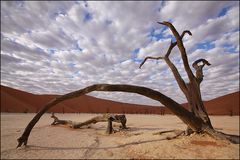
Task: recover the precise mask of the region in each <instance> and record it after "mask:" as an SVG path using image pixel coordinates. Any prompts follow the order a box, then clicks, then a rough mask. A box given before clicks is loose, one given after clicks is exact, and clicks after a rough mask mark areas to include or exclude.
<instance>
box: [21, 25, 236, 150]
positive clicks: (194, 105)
mask: <svg viewBox="0 0 240 160" xmlns="http://www.w3.org/2000/svg"><path fill="white" fill-rule="evenodd" d="M158 23H159V24H162V25H165V26H167V27H168V28H169V29H170V30H171V31H172V33H173V35H174V37H175V38H176V42H171V44H170V46H169V48H168V50H167V53H166V54H165V56H161V57H146V58H145V59H144V61H143V62H142V63H141V65H140V67H141V66H142V65H143V64H144V63H145V62H146V60H148V59H156V60H160V59H161V60H164V61H165V62H166V63H167V65H168V66H169V68H170V69H171V71H172V73H173V75H174V77H175V79H176V81H177V83H178V86H179V87H180V89H181V91H182V92H183V93H184V95H185V97H186V99H187V101H188V103H189V105H190V106H191V110H190V111H188V110H187V109H185V108H184V107H183V106H181V105H180V104H179V103H177V102H176V101H174V100H173V99H171V98H169V97H167V96H165V95H164V94H162V93H160V92H158V91H155V90H152V89H150V88H146V87H142V86H134V85H124V84H94V85H91V86H88V87H86V88H83V89H80V90H77V91H74V92H71V93H68V94H65V95H62V96H59V97H57V98H55V99H53V100H52V101H50V102H49V103H47V104H46V105H45V106H43V107H42V108H41V110H40V111H39V112H38V113H37V114H36V115H35V116H34V118H33V119H32V120H31V121H30V122H29V124H28V125H27V127H26V128H25V130H24V132H23V134H22V135H21V137H19V138H18V146H17V147H20V146H22V145H27V142H28V137H29V135H30V132H31V130H32V128H33V127H34V125H35V124H36V123H37V122H38V120H39V119H40V118H41V116H42V115H43V114H44V113H45V112H46V111H48V110H49V109H50V108H52V107H53V106H55V105H56V104H58V103H60V102H62V101H65V100H68V99H71V98H76V97H79V96H81V95H85V94H87V93H90V92H92V91H109V92H119V91H121V92H129V93H136V94H140V95H143V96H146V97H149V98H151V99H153V100H156V101H159V102H160V103H162V104H163V105H164V106H166V107H167V108H169V110H171V111H172V112H173V113H174V114H175V115H176V116H178V117H179V118H180V119H181V120H182V121H183V122H184V123H185V124H186V125H187V126H188V130H187V133H191V132H196V133H207V134H209V135H211V136H213V137H214V138H217V139H224V140H228V141H230V142H232V143H239V136H235V135H228V134H224V133H222V132H219V131H216V130H214V128H213V126H212V124H211V121H210V119H209V117H208V114H207V112H206V109H205V107H204V105H203V101H202V98H201V90H200V83H201V82H202V80H203V67H204V66H205V65H210V63H209V62H208V61H207V60H205V59H198V60H196V61H195V62H194V63H193V64H192V66H193V68H194V69H195V70H196V73H195V75H194V74H193V72H192V70H191V68H190V66H189V62H188V57H187V54H186V50H185V47H184V45H183V41H182V39H183V37H184V36H185V34H186V33H187V34H189V35H192V33H191V32H190V31H188V30H186V31H183V33H182V34H181V35H180V34H179V33H178V32H177V30H176V29H175V27H174V26H173V25H172V24H171V23H169V22H158ZM175 46H177V47H178V49H179V50H180V53H181V58H182V61H183V65H184V69H185V71H186V73H187V76H188V79H189V83H186V82H185V81H184V80H183V79H182V77H181V75H180V74H179V72H178V70H177V68H176V67H175V65H174V64H173V63H172V61H171V60H170V58H169V55H170V54H171V51H172V49H173V48H174V47H175Z"/></svg>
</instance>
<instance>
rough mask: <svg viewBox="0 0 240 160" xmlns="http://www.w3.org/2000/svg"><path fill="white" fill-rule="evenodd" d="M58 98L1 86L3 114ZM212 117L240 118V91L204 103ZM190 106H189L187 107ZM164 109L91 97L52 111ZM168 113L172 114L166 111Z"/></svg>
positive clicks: (151, 111)
mask: <svg viewBox="0 0 240 160" xmlns="http://www.w3.org/2000/svg"><path fill="white" fill-rule="evenodd" d="M57 96H58V95H35V94H31V93H28V92H24V91H20V90H16V89H13V88H9V87H6V86H1V112H20V113H23V112H37V111H38V110H39V109H40V108H41V107H42V106H43V105H44V104H46V103H47V102H49V101H50V100H51V99H53V98H55V97H57ZM204 103H205V106H206V108H207V111H208V113H209V114H211V115H230V114H232V115H239V91H238V92H235V93H231V94H228V95H225V96H222V97H219V98H216V99H213V100H210V101H206V102H204ZM183 106H185V107H187V104H183ZM163 109H165V108H164V107H161V106H159V107H158V106H147V105H136V104H128V103H120V102H115V101H110V100H104V99H99V98H95V97H91V96H87V95H83V96H81V97H78V98H74V99H71V100H67V101H64V102H63V103H60V104H58V105H56V106H54V107H53V108H52V109H50V111H49V112H64V113H74V112H80V113H106V112H109V113H141V114H160V113H161V110H163ZM165 110H166V111H165V113H166V114H169V113H171V112H170V111H169V110H168V109H165Z"/></svg>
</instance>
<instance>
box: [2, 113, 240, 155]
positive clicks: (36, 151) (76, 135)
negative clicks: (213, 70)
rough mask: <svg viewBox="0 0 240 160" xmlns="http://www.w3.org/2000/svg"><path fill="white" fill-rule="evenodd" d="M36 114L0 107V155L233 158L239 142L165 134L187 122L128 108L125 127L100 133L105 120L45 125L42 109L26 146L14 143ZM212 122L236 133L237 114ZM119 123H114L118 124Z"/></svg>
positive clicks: (72, 117) (63, 116)
mask: <svg viewBox="0 0 240 160" xmlns="http://www.w3.org/2000/svg"><path fill="white" fill-rule="evenodd" d="M34 115H35V114H24V113H23V114H21V113H19V114H18V113H14V114H13V113H11V114H10V113H1V159H8V158H14V159H18V158H19V159H29V158H30V159H81V158H84V159H88V158H90V159H95V158H96V159H108V158H109V159H114V158H117V159H132V158H134V159H152V158H153V159H161V158H167V159H170V158H175V159H187V158H191V159H193V158H198V159H216V158H224V159H228V158H230V159H238V158H239V144H230V143H228V142H225V141H220V140H218V141H217V140H215V139H213V138H211V137H209V136H207V135H191V136H189V137H178V138H176V139H172V140H167V139H166V138H167V137H171V136H174V134H173V133H171V132H170V133H163V134H161V135H160V134H157V133H158V132H160V131H166V130H171V129H181V130H184V129H185V128H186V125H184V123H183V122H181V120H180V119H178V118H177V117H176V116H173V115H164V116H161V115H134V114H127V115H126V117H127V126H128V127H129V129H128V130H126V131H121V132H116V133H114V134H112V135H107V134H105V131H106V127H107V123H105V122H102V123H97V124H93V125H91V126H89V127H85V128H82V129H70V128H67V127H63V126H50V124H51V123H52V122H53V119H52V118H50V116H51V115H50V114H45V115H44V116H43V117H42V118H41V119H40V121H39V122H38V123H37V125H36V126H35V127H34V128H33V130H32V132H31V135H30V137H29V140H28V146H27V147H21V148H20V149H16V146H17V138H18V137H19V136H20V135H21V133H22V132H23V130H24V128H25V127H26V125H27V123H28V122H29V121H30V120H31V119H32V117H33V116H34ZM56 116H58V117H59V118H60V119H66V120H73V121H78V122H81V121H85V120H87V119H90V118H92V117H94V116H96V114H56ZM211 120H212V123H213V126H214V127H215V128H216V129H217V130H220V131H222V132H225V133H229V134H236V135H239V116H233V117H230V116H211ZM118 127H119V124H117V123H114V128H115V129H118Z"/></svg>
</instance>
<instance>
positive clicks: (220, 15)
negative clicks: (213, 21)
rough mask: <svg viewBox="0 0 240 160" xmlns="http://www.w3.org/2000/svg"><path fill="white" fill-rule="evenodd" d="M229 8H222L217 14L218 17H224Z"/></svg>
mask: <svg viewBox="0 0 240 160" xmlns="http://www.w3.org/2000/svg"><path fill="white" fill-rule="evenodd" d="M230 8H231V7H230V6H227V7H224V8H223V9H222V10H221V11H220V12H219V14H218V17H222V16H224V15H226V13H227V11H228V10H229V9H230Z"/></svg>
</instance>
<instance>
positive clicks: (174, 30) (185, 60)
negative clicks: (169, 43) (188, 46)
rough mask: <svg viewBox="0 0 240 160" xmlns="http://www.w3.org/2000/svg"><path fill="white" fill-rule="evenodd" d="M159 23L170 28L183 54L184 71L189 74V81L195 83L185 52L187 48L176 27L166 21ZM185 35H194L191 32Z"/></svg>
mask: <svg viewBox="0 0 240 160" xmlns="http://www.w3.org/2000/svg"><path fill="white" fill-rule="evenodd" d="M158 23H159V24H162V25H165V26H167V27H169V28H170V30H171V31H172V33H173V35H174V36H175V38H176V40H177V46H178V48H179V50H180V52H181V56H182V60H183V64H184V69H185V71H186V72H187V75H188V78H189V80H190V81H193V80H194V79H195V76H194V75H193V73H192V70H191V68H190V66H189V63H188V58H187V54H186V50H185V47H184V45H183V42H182V38H181V36H180V35H179V33H178V32H177V30H176V29H175V27H174V26H173V25H172V24H171V23H170V22H166V21H164V22H158ZM185 33H188V34H189V35H192V33H191V32H190V31H185V32H183V34H182V35H184V34H185Z"/></svg>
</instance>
